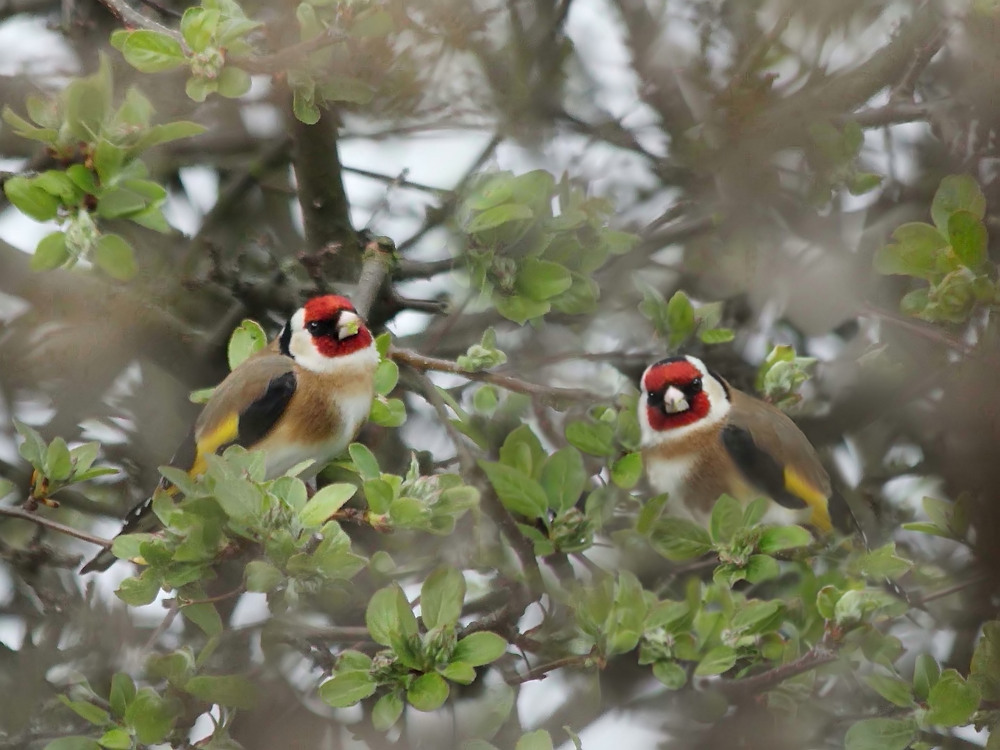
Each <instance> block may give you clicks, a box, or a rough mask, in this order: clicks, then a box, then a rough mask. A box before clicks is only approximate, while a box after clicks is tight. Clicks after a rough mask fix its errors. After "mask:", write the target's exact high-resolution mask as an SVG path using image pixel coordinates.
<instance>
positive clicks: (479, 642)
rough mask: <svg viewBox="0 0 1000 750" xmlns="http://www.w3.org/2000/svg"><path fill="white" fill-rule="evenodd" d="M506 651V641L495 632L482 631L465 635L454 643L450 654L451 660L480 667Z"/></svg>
mask: <svg viewBox="0 0 1000 750" xmlns="http://www.w3.org/2000/svg"><path fill="white" fill-rule="evenodd" d="M506 651H507V641H506V640H504V639H503V638H502V637H501V636H499V635H497V634H496V633H490V632H488V631H483V632H480V633H472V634H471V635H467V636H465V638H463V639H462V640H460V641H459V642H458V643H457V644H456V645H455V650H454V651H453V652H452V654H451V660H452V661H453V662H455V661H460V662H464V663H465V664H468V665H469V666H471V667H481V666H482V665H483V664H490V663H491V662H494V661H496V660H497V659H499V658H500V657H501V656H503V655H504V653H506Z"/></svg>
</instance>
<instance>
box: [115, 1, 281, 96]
mask: <svg viewBox="0 0 1000 750" xmlns="http://www.w3.org/2000/svg"><path fill="white" fill-rule="evenodd" d="M262 25H263V24H261V23H260V22H259V21H252V20H250V19H249V18H247V17H246V14H245V13H244V12H243V8H241V7H240V5H239V4H238V3H236V2H234V1H233V0H204V2H202V4H201V5H200V6H196V7H192V8H188V9H187V10H186V11H184V15H183V16H182V17H181V23H180V35H179V36H180V38H178V36H177V35H172V34H167V33H164V32H161V31H152V30H148V29H138V30H124V29H120V30H118V31H115V32H114V33H113V34H112V35H111V45H112V46H113V47H114V48H115V49H117V50H118V51H120V52H121V53H122V56H123V57H124V58H125V60H126V62H128V63H129V65H131V66H132V67H134V68H135V69H136V70H139V71H141V72H143V73H163V72H165V71H168V70H176V69H177V68H181V67H187V68H188V69H189V71H190V73H191V75H190V76H189V77H188V79H187V83H186V84H185V87H184V88H185V91H186V92H187V95H188V96H189V97H190V98H191V99H193V100H194V101H196V102H203V101H205V99H206V98H207V97H208V95H209V94H215V93H218V94H219V95H220V96H224V97H227V98H231V99H235V98H237V97H240V96H243V94H245V93H246V92H247V91H249V90H250V75H249V74H248V73H247V72H246V71H245V70H243V69H242V68H240V67H239V66H238V65H234V64H233V62H232V60H233V59H235V58H239V57H242V56H246V55H248V54H249V53H250V52H251V51H252V47H251V45H250V43H249V41H248V40H247V35H248V34H250V33H251V32H252V31H254V30H255V29H257V28H259V27H260V26H262Z"/></svg>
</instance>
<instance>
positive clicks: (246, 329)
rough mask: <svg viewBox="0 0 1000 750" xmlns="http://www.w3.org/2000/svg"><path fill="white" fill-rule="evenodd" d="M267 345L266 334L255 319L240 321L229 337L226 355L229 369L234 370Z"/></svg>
mask: <svg viewBox="0 0 1000 750" xmlns="http://www.w3.org/2000/svg"><path fill="white" fill-rule="evenodd" d="M265 346H267V334H266V333H264V329H263V328H261V326H260V324H259V323H257V322H256V321H253V320H250V319H249V318H248V319H246V320H244V321H243V322H242V323H240V324H239V325H238V326H237V327H236V329H235V330H233V333H232V335H231V336H230V337H229V348H228V349H227V350H226V355H227V357H228V358H229V369H230V370H235V369H236V368H237V367H239V366H240V365H241V364H243V362H244V361H246V359H247V358H248V357H250V355H251V354H254V353H255V352H258V351H260V350H261V349H263V348H264V347H265Z"/></svg>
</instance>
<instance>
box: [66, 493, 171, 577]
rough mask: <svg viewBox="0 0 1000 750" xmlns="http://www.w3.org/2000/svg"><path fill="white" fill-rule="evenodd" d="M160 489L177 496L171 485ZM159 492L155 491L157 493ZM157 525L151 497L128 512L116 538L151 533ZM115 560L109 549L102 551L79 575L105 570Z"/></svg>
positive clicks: (81, 569)
mask: <svg viewBox="0 0 1000 750" xmlns="http://www.w3.org/2000/svg"><path fill="white" fill-rule="evenodd" d="M164 484H165V483H164ZM161 489H165V490H166V492H167V493H168V494H170V495H171V496H173V495H176V494H177V488H176V487H174V486H173V485H169V486H168V487H165V488H164V487H163V485H161ZM159 491H160V490H157V492H159ZM158 524H159V521H158V519H157V518H156V514H155V513H153V497H152V496H150V497H147V498H146V499H145V500H143V501H142V502H141V503H139V504H138V505H136V506H135V507H134V508H132V510H130V511H129V513H128V515H127V516H125V523H124V525H123V526H122V530H121V531H119V532H118V536H121V535H122V534H135V533H138V532H141V531H151V530H153V529H154V528H155V527H156V526H157V525H158ZM117 559H118V558H117V557H115V555H114V553H113V552H112V551H111V548H110V547H108V548H107V549H102V550H101V551H100V552H98V553H97V554H96V555H95V556H94V559H92V560H91V561H90V562H88V563H87V564H86V565H84V566H83V567H82V568H80V573H81V574H83V573H99V572H101V571H104V570H107V569H108V568H110V567H111V566H112V565H114V563H115V561H116V560H117Z"/></svg>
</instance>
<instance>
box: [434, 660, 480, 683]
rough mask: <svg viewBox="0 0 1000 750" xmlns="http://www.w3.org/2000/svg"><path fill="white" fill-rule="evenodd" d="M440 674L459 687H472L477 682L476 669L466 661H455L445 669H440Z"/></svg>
mask: <svg viewBox="0 0 1000 750" xmlns="http://www.w3.org/2000/svg"><path fill="white" fill-rule="evenodd" d="M438 674H440V675H441V676H442V677H444V678H445V679H446V680H449V681H451V682H457V683H458V684H459V685H471V684H472V683H473V682H475V681H476V669H475V667H473V666H472V665H471V664H466V663H465V662H464V661H453V662H451V663H450V664H448V666H446V667H444V668H443V669H438Z"/></svg>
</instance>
